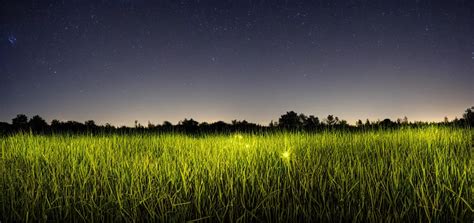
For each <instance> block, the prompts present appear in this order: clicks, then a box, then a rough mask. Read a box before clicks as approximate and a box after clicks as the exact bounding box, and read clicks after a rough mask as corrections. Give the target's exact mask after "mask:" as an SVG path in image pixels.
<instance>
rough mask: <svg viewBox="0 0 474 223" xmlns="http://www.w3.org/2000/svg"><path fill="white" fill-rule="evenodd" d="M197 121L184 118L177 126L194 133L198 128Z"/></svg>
mask: <svg viewBox="0 0 474 223" xmlns="http://www.w3.org/2000/svg"><path fill="white" fill-rule="evenodd" d="M198 125H199V122H197V121H194V119H192V118H191V119H184V120H183V121H181V122H180V123H179V126H180V127H181V128H182V130H184V131H185V132H188V133H195V132H196V131H197V130H198Z"/></svg>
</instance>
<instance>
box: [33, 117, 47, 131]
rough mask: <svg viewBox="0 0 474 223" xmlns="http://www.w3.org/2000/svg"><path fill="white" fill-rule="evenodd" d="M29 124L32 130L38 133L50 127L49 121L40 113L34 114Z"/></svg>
mask: <svg viewBox="0 0 474 223" xmlns="http://www.w3.org/2000/svg"><path fill="white" fill-rule="evenodd" d="M28 125H29V126H30V129H31V131H33V132H36V133H39V132H43V133H44V132H45V131H46V129H47V128H48V123H46V121H45V120H44V119H43V118H41V117H40V116H39V115H35V116H33V118H31V119H30V121H29V123H28Z"/></svg>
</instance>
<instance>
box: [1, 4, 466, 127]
mask: <svg viewBox="0 0 474 223" xmlns="http://www.w3.org/2000/svg"><path fill="white" fill-rule="evenodd" d="M473 83H474V2H473V1H469V0H465V1H463V0H446V1H433V0H431V1H428V0H396V1H395V0H394V1H389V0H345V1H342V0H314V1H304V0H245V1H244V0H216V1H206V0H181V1H178V0H155V1H151V0H150V1H147V0H94V1H88V0H62V1H61V0H57V1H52V0H41V1H40V0H36V1H17V0H3V1H0V121H10V120H11V118H13V117H14V116H15V115H16V114H18V113H25V114H27V115H29V116H31V115H35V114H39V115H40V116H42V117H44V118H45V119H46V120H47V121H51V120H52V119H54V118H56V119H60V120H77V121H85V120H89V119H93V120H96V122H97V123H100V124H104V123H112V124H114V125H129V126H131V125H133V123H134V120H138V121H139V122H141V123H143V124H146V123H147V122H148V121H151V122H152V123H162V122H163V121H164V120H169V121H171V122H173V123H176V122H177V121H179V120H182V119H184V118H194V119H196V120H198V121H208V122H212V121H217V120H223V121H230V120H233V119H238V120H242V119H246V120H248V121H251V122H257V123H261V124H268V123H269V122H270V121H271V120H277V119H278V117H279V116H280V115H281V114H283V113H285V112H286V111H289V110H295V111H297V112H302V113H305V114H314V115H316V116H318V117H320V118H321V117H326V116H327V115H328V114H334V115H336V116H339V117H340V118H343V119H346V120H348V121H349V123H352V124H354V122H355V121H356V120H357V119H362V120H365V119H366V118H369V119H371V120H377V119H383V118H391V119H393V120H394V119H396V118H399V117H403V116H408V118H409V120H411V121H413V120H422V121H441V120H443V118H444V117H445V116H447V117H448V118H450V119H452V118H454V117H456V116H457V117H461V116H462V112H463V111H464V110H465V109H466V108H468V107H470V106H472V105H474V84H473Z"/></svg>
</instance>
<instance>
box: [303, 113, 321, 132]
mask: <svg viewBox="0 0 474 223" xmlns="http://www.w3.org/2000/svg"><path fill="white" fill-rule="evenodd" d="M318 126H319V118H318V117H315V116H314V115H310V116H308V118H306V120H305V121H304V128H305V129H306V130H315V129H317V128H318Z"/></svg>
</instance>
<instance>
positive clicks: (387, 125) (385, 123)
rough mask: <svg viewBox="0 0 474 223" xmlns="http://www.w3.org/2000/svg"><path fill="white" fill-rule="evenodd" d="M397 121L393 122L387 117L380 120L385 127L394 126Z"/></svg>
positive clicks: (380, 123)
mask: <svg viewBox="0 0 474 223" xmlns="http://www.w3.org/2000/svg"><path fill="white" fill-rule="evenodd" d="M394 124H395V123H393V122H392V120H390V119H388V118H386V119H384V120H383V121H381V122H379V125H380V126H381V127H384V128H391V127H393V126H394Z"/></svg>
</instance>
